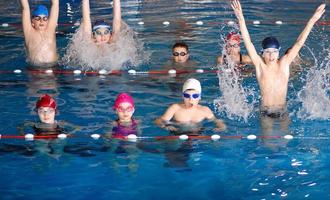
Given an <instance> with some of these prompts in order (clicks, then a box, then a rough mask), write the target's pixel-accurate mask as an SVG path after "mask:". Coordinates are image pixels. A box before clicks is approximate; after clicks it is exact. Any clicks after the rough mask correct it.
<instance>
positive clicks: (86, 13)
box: [81, 0, 92, 36]
mask: <svg viewBox="0 0 330 200" xmlns="http://www.w3.org/2000/svg"><path fill="white" fill-rule="evenodd" d="M82 15H83V18H82V24H81V25H82V28H83V30H84V32H85V33H86V34H88V35H90V36H92V22H91V16H90V8H89V0H83V1H82Z"/></svg>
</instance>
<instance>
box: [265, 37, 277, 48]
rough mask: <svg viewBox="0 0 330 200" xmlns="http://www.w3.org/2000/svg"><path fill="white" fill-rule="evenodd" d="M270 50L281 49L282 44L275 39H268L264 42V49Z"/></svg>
mask: <svg viewBox="0 0 330 200" xmlns="http://www.w3.org/2000/svg"><path fill="white" fill-rule="evenodd" d="M268 48H274V49H280V43H279V42H278V40H277V39H276V38H275V37H266V38H265V39H264V40H263V41H262V49H268Z"/></svg>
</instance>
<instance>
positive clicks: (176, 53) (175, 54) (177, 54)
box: [173, 52, 188, 56]
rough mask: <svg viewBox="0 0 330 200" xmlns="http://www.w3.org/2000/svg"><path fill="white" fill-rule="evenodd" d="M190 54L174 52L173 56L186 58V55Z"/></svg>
mask: <svg viewBox="0 0 330 200" xmlns="http://www.w3.org/2000/svg"><path fill="white" fill-rule="evenodd" d="M187 54H188V53H186V52H173V56H179V55H180V56H185V55H187Z"/></svg>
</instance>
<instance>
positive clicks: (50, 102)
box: [36, 94, 56, 110]
mask: <svg viewBox="0 0 330 200" xmlns="http://www.w3.org/2000/svg"><path fill="white" fill-rule="evenodd" d="M40 107H50V108H54V109H55V110H56V102H55V100H54V99H53V98H52V97H51V96H49V95H48V94H44V95H42V96H41V97H40V98H39V100H38V101H37V103H36V108H37V109H38V108H40Z"/></svg>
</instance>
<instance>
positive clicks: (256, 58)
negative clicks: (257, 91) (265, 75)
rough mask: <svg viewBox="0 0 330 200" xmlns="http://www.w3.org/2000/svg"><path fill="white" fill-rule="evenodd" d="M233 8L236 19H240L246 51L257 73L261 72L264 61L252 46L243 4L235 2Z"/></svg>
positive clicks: (232, 3)
mask: <svg viewBox="0 0 330 200" xmlns="http://www.w3.org/2000/svg"><path fill="white" fill-rule="evenodd" d="M231 7H232V8H233V10H234V12H235V15H236V18H237V19H238V24H239V27H240V31H241V34H242V38H243V40H244V44H245V47H246V50H247V52H248V54H249V56H250V58H251V60H252V63H253V64H254V66H255V68H256V71H257V73H258V72H260V69H259V68H260V65H261V63H262V62H263V61H262V59H261V58H260V56H259V55H258V53H257V51H256V49H255V47H254V45H253V44H252V42H251V38H250V34H249V31H248V29H247V27H246V24H245V19H244V16H243V10H242V7H241V4H240V2H239V0H233V1H232V2H231Z"/></svg>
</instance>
